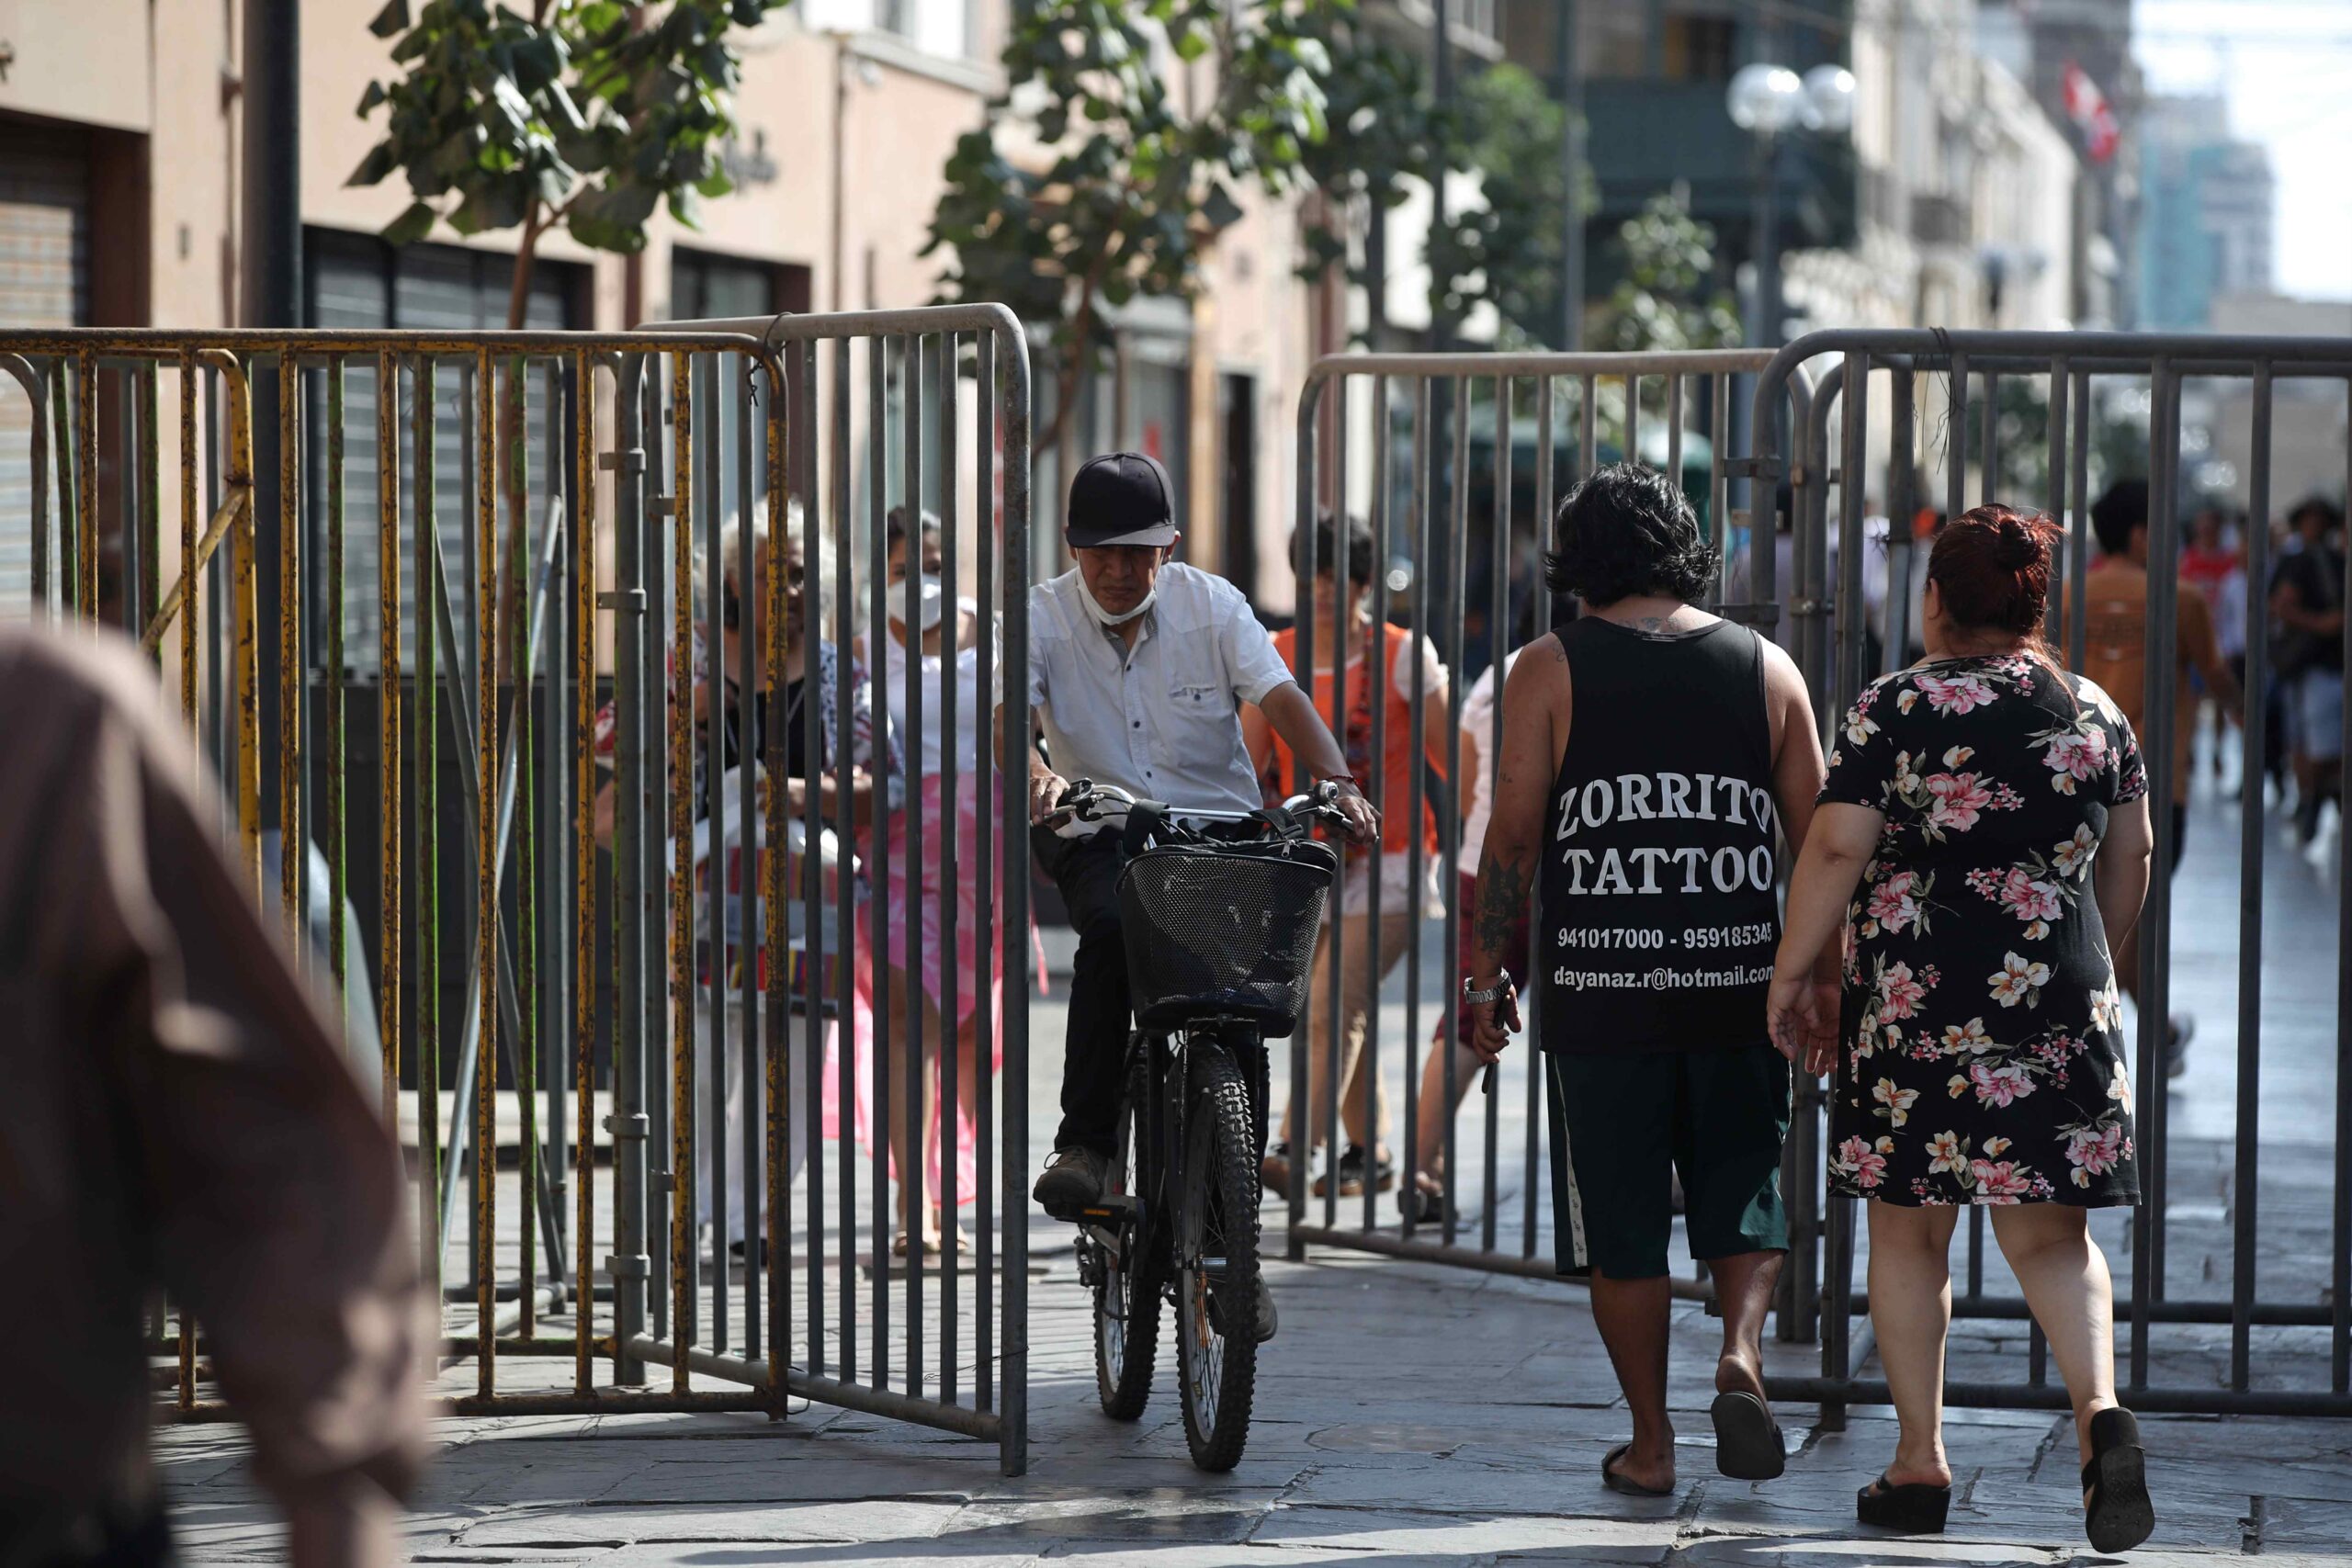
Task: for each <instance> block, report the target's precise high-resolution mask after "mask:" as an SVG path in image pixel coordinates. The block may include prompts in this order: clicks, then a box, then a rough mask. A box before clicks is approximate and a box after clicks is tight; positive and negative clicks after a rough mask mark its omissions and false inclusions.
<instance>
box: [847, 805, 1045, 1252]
mask: <svg viewBox="0 0 2352 1568" xmlns="http://www.w3.org/2000/svg"><path fill="white" fill-rule="evenodd" d="M943 782H944V781H943V780H942V779H941V778H940V776H939V775H937V774H933V775H931V776H930V777H927V778H925V779H924V780H923V781H922V793H921V795H920V797H919V798H920V807H919V809H921V810H922V813H923V866H922V878H921V887H922V895H921V897H922V902H921V904H920V906H919V913H918V916H917V918H918V919H919V920H920V921H921V923H922V925H921V929H922V936H921V938H920V939H919V940H920V941H921V942H922V987H923V991H924V993H925V995H926V996H927V997H928V998H929V999H930V1005H931V1006H933V1007H934V1008H936V1007H938V1006H940V1005H941V998H942V997H943V996H944V993H945V987H944V985H943V983H942V973H943V972H942V970H941V967H940V962H939V960H940V949H941V945H942V942H941V932H940V925H941V919H940V910H941V908H942V899H941V893H942V891H943V889H942V887H941V882H942V880H943V878H942V876H941V863H940V832H939V823H940V807H941V805H942V797H943V796H944V794H945V791H944V788H943V787H942V784H943ZM956 784H957V787H956V796H957V799H956V835H957V837H956V844H957V846H958V858H959V859H962V858H963V857H965V856H967V855H975V853H976V852H975V846H977V845H978V793H979V791H978V784H976V783H975V782H974V781H973V780H972V779H971V778H970V777H969V776H968V775H967V776H966V777H964V778H962V779H959V780H957V781H956ZM1001 837H1002V836H1001V834H1000V835H999V838H1000V840H1001ZM888 843H889V853H890V867H889V876H888V881H887V883H886V884H885V885H884V886H885V888H886V890H887V893H888V899H887V902H886V903H885V905H884V923H885V931H886V936H885V943H886V947H887V951H888V953H889V962H890V964H891V965H892V966H893V967H901V966H903V965H904V964H905V961H906V942H907V924H906V910H907V899H908V897H909V891H908V877H907V871H908V854H907V821H906V816H905V814H904V813H903V812H901V813H899V814H897V815H895V816H893V817H892V818H890V825H889V839H888ZM860 847H861V849H862V850H864V852H865V857H866V862H867V863H868V864H869V865H871V864H872V863H873V858H874V853H873V849H872V846H871V844H870V843H868V844H862V845H861V846H860ZM997 849H998V852H997V856H996V860H997V872H998V876H997V889H996V891H997V897H996V898H995V899H993V900H991V903H990V907H989V911H988V916H987V919H988V921H989V930H991V931H993V930H994V929H995V928H996V923H997V919H998V916H999V911H1000V910H1001V908H1002V891H1003V876H1004V873H1005V869H1006V867H1005V863H1006V861H1007V859H1008V858H1009V857H1007V856H1006V855H1005V854H1004V852H1003V845H1002V843H1001V841H1000V843H999V845H998V846H997ZM1015 853H1016V854H1017V855H1019V856H1020V857H1021V859H1022V860H1023V861H1025V858H1026V844H1025V841H1024V842H1023V845H1022V846H1021V847H1020V848H1019V849H1018V850H1016V852H1015ZM1020 874H1026V867H1025V864H1024V865H1023V869H1022V872H1021V873H1020ZM977 880H978V878H976V877H968V876H967V877H964V878H960V879H959V880H958V882H957V886H956V1025H957V1027H958V1028H961V1027H962V1026H963V1025H964V1024H965V1023H966V1022H967V1021H969V1020H970V1018H971V1016H972V1010H973V1007H974V1006H975V1005H976V1004H977V1003H978V1000H979V997H978V990H979V987H978V985H977V984H976V983H975V982H976V979H977V973H976V972H977V969H978V951H979V942H978V936H979V929H980V912H979V908H978V898H977V897H976V888H975V886H974V884H975V883H976V882H977ZM855 925H856V928H857V929H856V931H855V935H854V955H853V964H854V969H853V974H852V980H851V988H852V1000H853V1006H852V1009H851V1013H852V1027H851V1031H850V1033H851V1038H852V1050H853V1051H854V1058H853V1061H852V1066H851V1073H850V1087H851V1092H852V1095H853V1097H854V1102H853V1105H852V1107H851V1115H852V1125H853V1126H854V1128H855V1131H856V1134H857V1141H858V1144H859V1145H860V1146H861V1147H863V1148H865V1149H867V1150H869V1151H870V1150H871V1149H872V1148H873V1147H874V1122H875V1116H874V1110H873V1107H874V1099H875V1096H874V1055H873V1053H874V1009H875V1006H876V1002H877V1000H878V999H879V998H877V997H876V986H875V978H874V951H873V910H872V908H870V907H868V908H861V909H859V910H858V911H857V919H856V920H855ZM1029 948H1030V962H1033V963H1035V965H1036V971H1037V988H1038V990H1039V991H1040V992H1041V993H1042V992H1043V991H1044V990H1045V989H1046V950H1045V944H1044V943H1043V942H1040V941H1039V940H1038V937H1037V925H1036V921H1035V919H1031V921H1030V922H1029ZM1005 957H1006V959H1007V960H1008V961H1009V960H1010V959H1011V957H1012V955H1011V954H1010V953H1007V954H1006V955H1005ZM1003 999H1004V976H1003V974H1002V972H1001V970H1000V972H999V973H998V974H997V975H996V976H994V983H993V984H992V985H991V986H990V987H989V1019H990V1021H991V1023H992V1024H993V1025H994V1027H993V1028H991V1029H990V1031H989V1042H990V1046H991V1049H990V1052H989V1057H990V1060H989V1066H988V1070H989V1076H990V1077H994V1076H995V1075H996V1074H997V1073H998V1072H999V1071H1001V1069H1002V1068H1003V1066H1004V1006H1003ZM840 1038H841V1034H840V1031H838V1030H835V1031H833V1032H832V1033H831V1036H830V1038H829V1041H828V1044H827V1050H826V1059H825V1065H824V1069H823V1073H822V1080H823V1081H822V1083H821V1084H820V1087H819V1089H818V1094H819V1098H820V1100H821V1101H822V1104H823V1114H824V1128H825V1135H826V1136H827V1137H829V1138H838V1137H840V1136H842V1115H841V1064H840V1056H839V1054H838V1053H839V1045H838V1042H839V1040H840ZM893 1055H898V1053H896V1052H894V1053H893ZM938 1077H939V1075H938V1073H937V1072H936V1071H934V1074H933V1079H934V1084H935V1085H937V1080H938ZM937 1087H938V1088H939V1089H940V1093H939V1096H938V1099H939V1101H940V1106H941V1109H942V1110H943V1111H944V1110H945V1109H946V1108H947V1105H948V1101H947V1098H946V1094H945V1091H944V1085H937ZM940 1131H941V1130H940V1126H939V1123H938V1122H935V1121H934V1122H933V1124H932V1125H931V1126H930V1127H928V1128H926V1129H925V1130H924V1137H923V1145H924V1147H923V1158H924V1163H925V1164H926V1165H927V1166H928V1167H929V1168H930V1174H931V1179H932V1184H933V1188H934V1190H936V1189H937V1188H938V1187H939V1185H940V1179H939V1178H940ZM977 1141H978V1130H977V1129H976V1128H975V1127H974V1126H973V1125H972V1122H971V1120H970V1118H968V1117H967V1116H966V1115H964V1113H963V1111H962V1109H961V1108H960V1107H958V1108H957V1109H956V1200H957V1202H958V1204H959V1206H960V1205H962V1204H967V1203H969V1202H971V1201H972V1199H973V1195H974V1193H975V1191H976V1190H977V1181H978V1170H977V1162H976V1158H975V1152H974V1151H975V1145H976V1143H977ZM890 1174H891V1177H892V1179H896V1178H897V1176H898V1171H897V1168H896V1167H895V1166H894V1167H893V1168H892V1169H891V1173H890Z"/></svg>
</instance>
